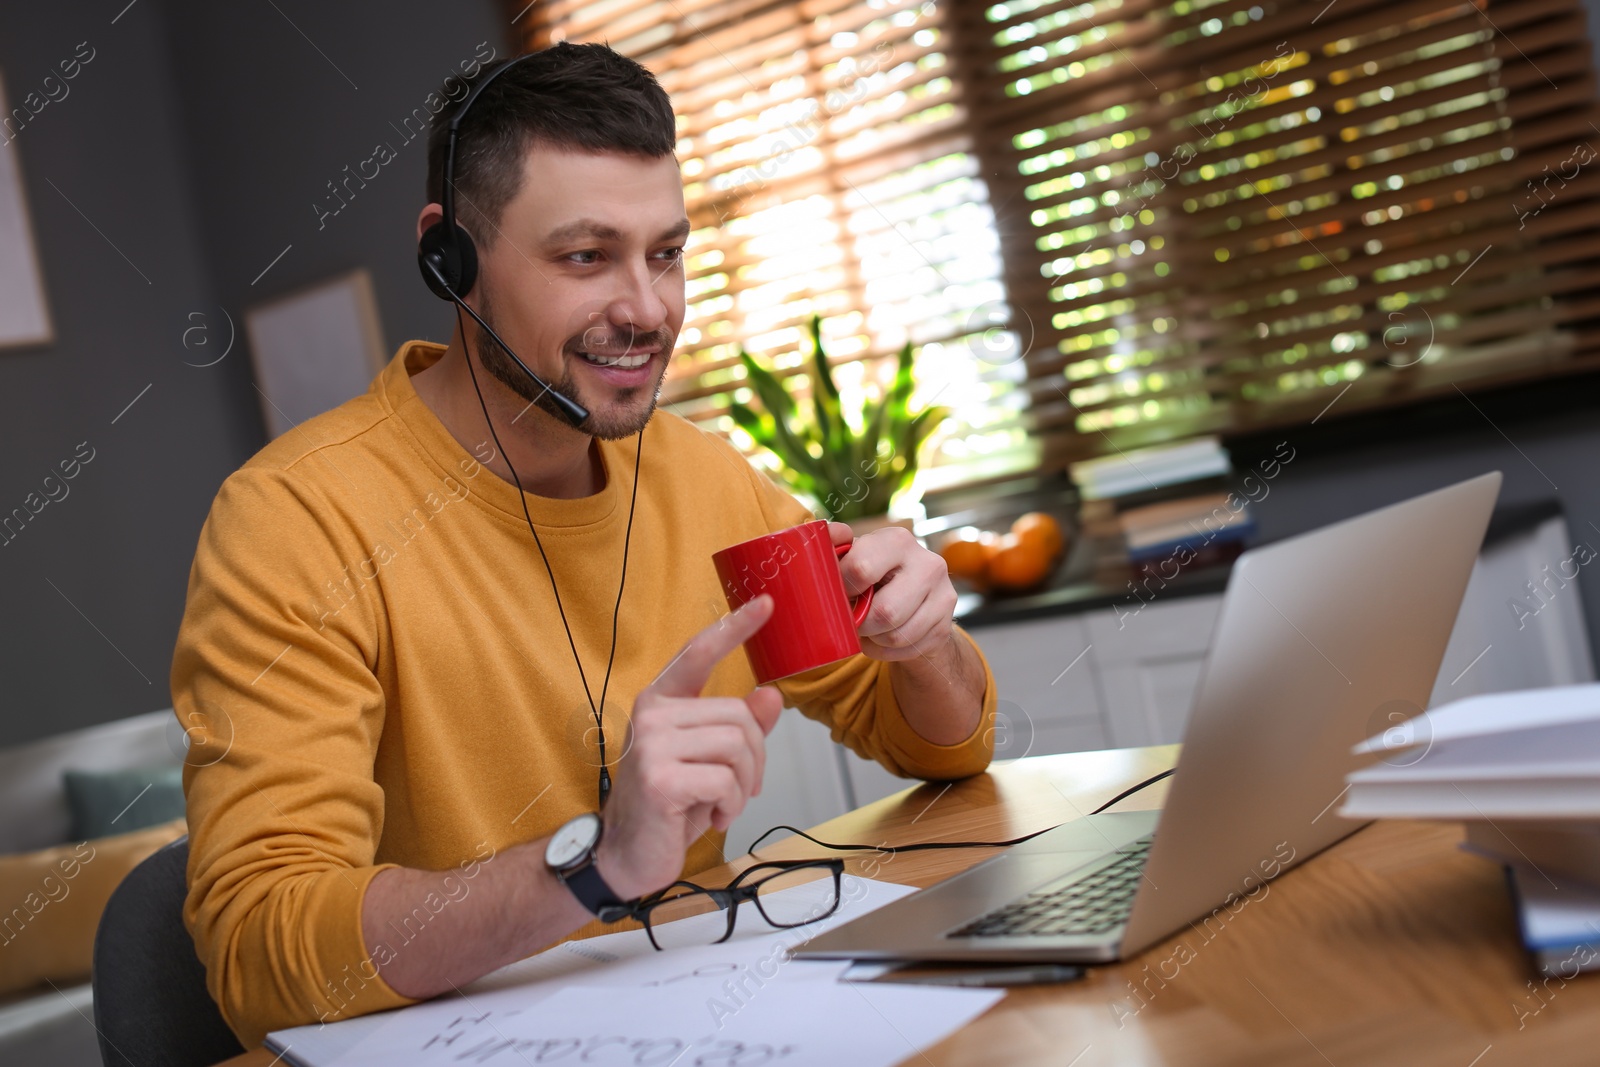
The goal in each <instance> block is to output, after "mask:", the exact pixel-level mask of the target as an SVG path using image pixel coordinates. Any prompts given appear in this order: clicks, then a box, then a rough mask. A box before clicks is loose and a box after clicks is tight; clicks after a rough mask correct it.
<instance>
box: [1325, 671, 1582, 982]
mask: <svg viewBox="0 0 1600 1067" xmlns="http://www.w3.org/2000/svg"><path fill="white" fill-rule="evenodd" d="M1356 751H1357V752H1358V753H1363V754H1381V756H1382V758H1381V759H1380V760H1379V761H1378V762H1376V763H1374V764H1372V765H1371V766H1368V767H1364V768H1362V769H1361V770H1358V771H1355V772H1353V773H1352V774H1351V775H1350V776H1349V778H1348V785H1349V789H1348V791H1347V792H1346V794H1345V801H1344V807H1343V808H1341V809H1340V814H1341V815H1344V816H1347V817H1350V818H1357V819H1384V818H1390V819H1441V820H1449V821H1458V822H1461V823H1464V824H1465V826H1466V838H1465V840H1464V842H1463V844H1462V847H1463V848H1466V849H1468V850H1469V851H1472V852H1475V853H1477V854H1479V855H1482V856H1486V857H1488V858H1489V859H1492V860H1494V861H1495V862H1497V863H1501V864H1504V865H1505V867H1506V870H1507V877H1508V879H1509V882H1510V885H1511V887H1512V890H1513V893H1514V895H1515V897H1516V899H1517V906H1518V913H1519V918H1520V921H1521V925H1522V935H1523V943H1524V944H1525V945H1526V946H1527V948H1528V950H1529V951H1530V952H1531V953H1532V955H1533V958H1534V961H1535V963H1536V964H1537V965H1538V966H1539V968H1540V969H1541V970H1543V971H1544V973H1546V974H1552V975H1554V974H1558V973H1559V974H1561V976H1563V977H1568V978H1570V977H1572V975H1573V974H1575V973H1577V972H1578V971H1584V970H1593V969H1600V684H1589V685H1571V686H1555V687H1551V688H1548V689H1529V690H1520V691H1517V692H1511V693H1488V694H1484V695H1481V696H1475V697H1469V698H1467V699H1465V700H1458V701H1455V702H1453V703H1450V704H1446V705H1443V706H1441V707H1438V708H1434V709H1431V710H1429V711H1427V712H1425V713H1423V714H1422V715H1420V716H1418V717H1417V718H1415V719H1412V720H1410V721H1408V722H1406V723H1403V724H1398V725H1396V726H1394V727H1392V728H1390V729H1389V730H1386V731H1385V732H1384V733H1382V734H1379V735H1377V736H1376V737H1373V738H1370V739H1368V740H1367V741H1365V742H1363V743H1362V744H1361V745H1359V746H1357V748H1356Z"/></svg>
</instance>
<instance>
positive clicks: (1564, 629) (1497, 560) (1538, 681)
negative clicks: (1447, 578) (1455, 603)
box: [1428, 515, 1595, 707]
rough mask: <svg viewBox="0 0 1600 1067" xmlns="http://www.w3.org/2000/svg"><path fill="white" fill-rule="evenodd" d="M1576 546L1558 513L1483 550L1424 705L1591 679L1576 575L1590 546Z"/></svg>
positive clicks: (1591, 556)
mask: <svg viewBox="0 0 1600 1067" xmlns="http://www.w3.org/2000/svg"><path fill="white" fill-rule="evenodd" d="M1582 540H1584V541H1585V542H1586V543H1585V544H1584V545H1582V546H1581V549H1580V546H1578V544H1577V542H1575V541H1574V540H1573V539H1572V537H1571V536H1570V535H1569V533H1568V530H1567V524H1566V522H1565V520H1563V519H1562V518H1561V517H1560V516H1559V515H1558V516H1555V517H1553V518H1550V519H1547V520H1545V521H1544V522H1542V523H1540V524H1539V525H1538V526H1536V527H1534V528H1533V529H1530V530H1526V531H1524V532H1522V533H1518V534H1514V535H1512V536H1510V537H1507V538H1505V539H1503V540H1501V541H1498V542H1496V543H1495V544H1494V545H1492V546H1490V547H1489V548H1487V549H1485V550H1484V552H1483V554H1482V555H1480V556H1479V557H1478V561H1477V563H1476V564H1474V565H1473V568H1472V579H1471V580H1470V581H1469V582H1468V583H1467V592H1466V595H1465V596H1464V597H1463V598H1462V601H1461V613H1460V614H1459V615H1458V616H1457V617H1456V626H1455V629H1454V630H1453V631H1451V634H1450V645H1449V647H1448V648H1446V649H1445V653H1444V662H1443V664H1442V665H1441V666H1440V668H1439V678H1438V680H1437V682H1435V683H1434V687H1433V696H1432V699H1431V701H1430V703H1429V705H1428V706H1429V707H1433V706H1435V705H1438V704H1445V703H1448V702H1450V701H1452V700H1460V699H1461V698H1462V697H1469V696H1473V695H1475V694H1477V693H1503V692H1506V691H1507V690H1511V689H1534V688H1538V687H1540V686H1547V685H1576V684H1578V683H1580V682H1592V681H1594V663H1593V661H1592V659H1591V658H1590V655H1589V628H1588V626H1587V625H1586V624H1585V622H1584V617H1583V602H1582V599H1581V597H1580V593H1579V590H1578V583H1577V580H1576V575H1577V573H1578V569H1579V568H1580V567H1582V566H1585V565H1586V564H1585V563H1584V562H1583V561H1584V560H1585V559H1588V560H1593V559H1594V550H1593V549H1592V548H1590V547H1589V546H1590V545H1592V544H1594V543H1595V542H1594V539H1592V538H1585V539H1582ZM1575 550H1576V551H1575Z"/></svg>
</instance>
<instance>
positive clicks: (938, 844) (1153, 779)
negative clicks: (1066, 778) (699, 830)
mask: <svg viewBox="0 0 1600 1067" xmlns="http://www.w3.org/2000/svg"><path fill="white" fill-rule="evenodd" d="M1175 770H1177V768H1176V767H1172V768H1169V769H1167V770H1164V771H1162V772H1161V773H1160V774H1153V775H1151V776H1150V777H1149V778H1146V779H1145V780H1144V781H1142V782H1140V783H1139V784H1138V785H1134V786H1129V787H1128V788H1127V789H1124V790H1123V791H1122V792H1120V793H1118V794H1117V795H1116V796H1114V797H1112V798H1111V799H1110V800H1108V801H1106V802H1105V803H1104V804H1102V805H1100V806H1099V807H1098V808H1095V809H1094V810H1093V811H1091V812H1090V813H1089V814H1090V815H1099V814H1100V813H1101V812H1103V811H1105V810H1106V809H1107V808H1109V807H1110V806H1111V805H1113V804H1115V803H1116V802H1117V801H1119V800H1126V799H1127V798H1128V797H1131V796H1133V794H1135V793H1137V792H1139V790H1141V789H1144V788H1146V787H1148V786H1152V785H1155V784H1156V783H1157V782H1159V781H1161V780H1162V779H1163V778H1169V777H1171V776H1172V772H1173V771H1175ZM1062 825H1065V824H1063V823H1057V824H1056V826H1062ZM1055 828H1056V827H1055V826H1046V827H1045V828H1044V829H1043V830H1035V831H1034V832H1033V833H1031V834H1024V835H1023V836H1021V837H1013V838H1012V839H1011V840H1009V841H919V842H916V843H915V844H910V845H858V844H846V845H836V844H834V843H833V842H831V841H823V840H821V839H819V838H815V837H812V836H811V835H810V834H808V833H806V832H805V831H804V830H801V829H799V828H798V827H794V826H788V825H781V826H774V827H772V829H770V830H768V831H766V832H765V833H763V834H762V835H761V836H760V837H758V838H756V839H755V840H754V841H752V842H751V843H750V847H749V848H748V849H746V850H745V851H746V852H747V853H748V854H749V855H752V856H753V855H755V851H756V849H757V848H758V847H759V846H760V844H761V842H763V841H765V840H766V839H767V838H769V837H771V836H772V835H773V834H775V833H777V832H778V831H779V830H788V831H789V832H790V833H792V834H798V835H799V836H800V837H803V838H805V839H806V840H807V841H810V842H811V843H812V844H814V845H820V846H821V847H823V848H827V849H833V850H834V851H836V852H876V853H879V854H880V855H881V854H883V853H886V852H888V853H897V852H917V851H920V850H922V849H932V848H1006V847H1009V846H1011V845H1020V844H1022V843H1023V842H1024V841H1027V840H1030V839H1032V838H1035V837H1038V836H1039V835H1040V834H1043V833H1048V832H1050V831H1051V830H1054V829H1055Z"/></svg>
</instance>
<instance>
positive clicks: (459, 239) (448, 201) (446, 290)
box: [417, 53, 589, 428]
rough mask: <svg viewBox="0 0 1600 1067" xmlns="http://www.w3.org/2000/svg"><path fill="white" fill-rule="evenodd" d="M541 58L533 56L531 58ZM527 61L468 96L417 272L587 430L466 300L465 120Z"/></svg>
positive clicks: (570, 405) (471, 251)
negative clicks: (461, 209)
mask: <svg viewBox="0 0 1600 1067" xmlns="http://www.w3.org/2000/svg"><path fill="white" fill-rule="evenodd" d="M537 54H538V53H529V55H537ZM527 58H529V56H519V57H517V58H516V59H512V60H508V61H506V62H505V63H503V64H501V65H500V66H499V67H497V68H496V69H494V70H492V71H490V72H489V73H488V75H487V76H485V77H484V79H483V80H482V81H480V82H479V83H478V84H477V85H476V86H474V87H473V90H472V92H471V93H469V94H467V98H466V99H465V100H463V101H462V102H461V106H460V107H459V108H457V109H456V113H455V115H454V116H453V117H452V118H451V119H450V128H449V140H448V143H447V144H446V146H445V156H444V187H443V188H442V189H440V190H439V206H440V208H441V209H442V210H443V212H444V214H443V217H442V218H440V219H439V221H438V222H436V223H434V224H433V225H432V226H429V227H428V228H427V229H426V230H424V231H423V232H422V237H421V238H420V239H419V240H418V241H417V266H418V267H420V268H421V270H422V280H423V282H425V283H426V284H427V286H428V288H429V289H430V290H432V292H433V295H435V296H437V297H438V298H439V299H441V300H453V301H455V303H456V304H457V305H458V306H459V307H461V308H462V309H464V310H465V311H466V313H467V314H468V315H471V316H472V318H473V321H474V322H476V323H477V324H478V325H479V326H481V327H483V329H484V332H486V333H487V334H488V335H489V336H490V337H492V338H494V341H495V344H497V345H499V346H500V347H501V349H503V350H504V351H505V353H506V355H508V356H510V357H511V358H512V360H513V361H514V362H515V363H516V364H517V366H519V367H521V368H522V372H523V373H524V374H526V375H527V376H528V377H529V378H530V379H531V380H532V381H533V384H534V385H537V386H538V387H539V388H540V389H542V390H544V391H545V392H546V393H548V394H550V398H551V399H552V400H554V401H555V402H556V407H557V408H559V409H560V411H561V414H562V417H563V418H565V419H566V420H567V422H569V423H571V424H572V425H573V426H575V427H578V428H582V426H583V424H584V422H585V421H587V420H588V418H589V410H588V409H587V408H585V407H584V406H583V405H582V404H580V403H578V402H577V401H576V400H574V399H572V398H571V397H570V396H567V395H566V394H565V393H561V392H558V391H557V390H555V389H552V388H551V387H550V383H549V382H546V381H545V380H544V379H543V378H541V377H539V376H538V375H537V374H535V373H534V372H533V370H532V369H531V368H530V367H529V366H528V365H527V364H526V363H524V362H522V357H521V356H519V355H517V354H516V353H515V352H513V351H512V350H511V346H510V345H508V344H506V343H505V342H504V341H502V340H501V339H500V335H499V334H497V333H495V332H494V330H493V328H492V327H490V325H489V324H488V323H487V322H484V321H483V318H482V316H480V315H479V314H478V313H477V312H476V311H473V310H472V309H471V308H470V307H467V302H466V301H465V300H464V299H463V298H464V297H465V296H466V295H467V294H468V293H470V292H471V291H472V286H473V284H474V283H475V282H477V280H478V249H477V246H476V245H474V244H473V242H472V235H471V234H470V233H468V232H467V231H466V230H465V229H463V228H462V226H461V225H460V224H459V223H457V222H456V142H457V141H458V140H459V139H460V136H461V120H462V119H463V118H464V117H465V116H466V114H467V111H468V110H469V109H470V108H471V107H472V104H473V101H475V100H477V99H478V95H479V94H480V93H482V92H483V91H484V90H485V89H487V88H488V87H489V85H490V84H491V83H492V82H493V81H494V80H495V79H496V78H498V77H499V76H500V75H502V74H504V73H505V72H506V71H507V70H509V69H510V68H511V67H513V66H515V65H516V64H517V63H519V62H521V61H522V60H524V59H527ZM463 341H465V338H463Z"/></svg>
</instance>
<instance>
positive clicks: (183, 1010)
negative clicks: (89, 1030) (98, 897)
mask: <svg viewBox="0 0 1600 1067" xmlns="http://www.w3.org/2000/svg"><path fill="white" fill-rule="evenodd" d="M188 863H189V839H188V838H187V837H180V838H178V840H176V841H174V842H172V844H170V845H167V846H165V847H164V848H161V849H159V850H158V851H156V852H155V853H153V854H152V855H150V856H149V857H148V858H146V859H145V860H144V862H143V863H140V864H139V865H138V866H137V867H135V868H134V869H133V870H132V871H131V872H130V873H129V874H128V876H127V877H126V878H124V879H123V880H122V883H121V884H120V885H118V886H117V888H116V891H115V892H113V893H112V894H111V900H110V901H109V902H107V904H106V910H105V912H104V913H103V914H102V915H101V916H100V927H99V929H98V930H96V931H95V937H94V971H93V977H92V979H91V980H92V982H93V984H94V1022H95V1029H97V1030H99V1032H100V1059H101V1061H102V1062H103V1063H104V1064H105V1067H211V1065H212V1064H215V1063H219V1062H221V1061H222V1060H225V1059H227V1058H228V1057H230V1056H237V1055H238V1054H239V1053H241V1052H243V1051H244V1048H243V1047H242V1046H241V1045H240V1044H239V1041H238V1039H237V1038H235V1037H234V1036H233V1031H231V1030H229V1029H228V1024H227V1023H225V1022H223V1021H222V1013H221V1012H220V1011H218V1010H217V1005H216V1002H215V1001H213V1000H212V999H211V994H210V993H209V992H207V991H206V970H205V965H204V964H202V963H201V962H200V957H199V956H197V955H196V954H195V949H194V940H193V939H192V938H191V937H190V936H189V931H188V930H187V929H185V927H184V925H183V898H184V895H185V893H186V885H185V878H184V868H185V867H187V866H188Z"/></svg>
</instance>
